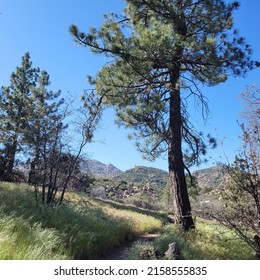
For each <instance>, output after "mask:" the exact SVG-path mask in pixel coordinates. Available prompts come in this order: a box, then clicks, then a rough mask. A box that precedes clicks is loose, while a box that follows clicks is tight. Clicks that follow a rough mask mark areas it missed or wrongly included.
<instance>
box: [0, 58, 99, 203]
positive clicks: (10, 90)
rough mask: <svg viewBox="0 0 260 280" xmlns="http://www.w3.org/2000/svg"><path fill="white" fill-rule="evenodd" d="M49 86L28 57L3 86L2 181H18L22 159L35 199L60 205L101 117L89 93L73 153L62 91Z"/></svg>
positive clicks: (0, 100)
mask: <svg viewBox="0 0 260 280" xmlns="http://www.w3.org/2000/svg"><path fill="white" fill-rule="evenodd" d="M49 86H50V77H49V75H48V73H47V72H46V71H41V70H40V69H39V68H33V67H32V61H31V60H30V54H29V53H26V54H25V55H24V56H23V57H22V65H21V67H17V68H16V71H15V72H13V73H12V74H11V79H10V86H7V87H2V89H1V93H0V117H1V118H0V180H4V181H13V180H14V179H15V178H16V177H17V174H19V172H17V169H15V165H17V164H16V161H17V158H18V156H20V158H22V163H23V164H25V163H26V165H25V166H27V168H28V169H29V171H28V173H29V174H28V182H29V183H30V184H32V185H33V186H34V190H35V197H36V199H37V200H38V201H41V202H42V203H43V204H48V205H50V204H53V203H54V202H56V201H58V202H59V203H61V202H62V200H63V198H64V193H65V191H66V189H67V188H68V187H69V186H70V184H71V182H72V178H75V176H77V175H78V174H79V158H80V154H81V152H82V149H83V147H84V146H85V145H86V144H87V143H88V142H90V141H91V140H92V138H93V133H94V130H95V128H96V125H97V124H98V121H99V120H100V118H101V112H102V108H101V107H102V106H101V103H100V100H99V98H96V97H94V96H93V95H91V94H89V95H88V96H87V97H86V98H85V101H84V104H85V109H84V120H83V121H82V123H81V132H80V135H81V137H82V139H81V140H80V144H79V145H78V147H77V150H75V149H74V151H73V153H72V152H71V147H69V145H68V144H67V143H66V141H64V135H65V132H66V131H67V128H68V125H65V124H64V123H65V118H66V117H67V116H68V113H69V112H70V108H69V105H68V104H65V101H64V99H63V98H61V97H60V96H61V92H60V91H57V92H52V91H50V90H49ZM20 166H21V165H20ZM74 183H75V182H74ZM74 187H75V186H74Z"/></svg>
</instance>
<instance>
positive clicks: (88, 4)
mask: <svg viewBox="0 0 260 280" xmlns="http://www.w3.org/2000/svg"><path fill="white" fill-rule="evenodd" d="M239 2H240V3H241V7H240V9H239V10H238V11H237V12H236V13H235V26H236V27H237V28H238V30H239V32H240V35H242V36H243V37H245V38H246V39H247V42H248V43H249V44H250V45H251V46H252V47H253V49H254V56H253V58H254V59H256V60H260V37H259V22H260V1H259V0H240V1H239ZM123 7H124V1H123V0H109V1H105V0H94V1H92V0H89V1H86V0H75V1H69V0H63V1H61V0H60V1H58V0H37V1H35V0H8V1H7V0H5V1H4V0H0V13H2V14H0V86H7V85H9V78H10V74H11V72H12V71H14V70H15V68H16V67H17V66H20V64H21V57H22V56H23V55H24V53H25V52H27V51H29V52H30V54H31V59H32V61H33V65H34V66H38V67H40V68H41V69H42V70H47V72H48V73H49V74H50V77H51V81H52V85H51V87H50V88H51V89H52V90H53V91H55V90H58V89H61V90H62V92H63V94H64V96H67V93H68V92H69V93H70V95H72V96H73V97H74V98H75V99H77V100H79V98H80V96H81V94H82V91H83V89H86V88H88V85H87V83H86V76H87V75H88V74H92V75H93V74H95V73H96V72H97V71H98V69H99V68H100V67H101V66H102V63H103V62H104V59H102V58H101V57H96V56H94V55H92V54H91V53H90V52H89V50H88V49H84V48H82V47H77V46H76V45H75V44H74V43H73V40H72V37H71V36H70V34H69V32H68V28H69V26H70V25H71V24H73V23H75V24H77V25H78V26H79V27H80V29H82V30H83V31H87V30H88V29H89V28H90V27H91V26H99V25H101V23H102V20H103V14H104V13H109V12H111V11H115V12H117V13H121V12H122V9H123ZM259 74H260V70H259V69H258V70H254V71H252V72H250V73H248V75H247V76H246V78H245V79H243V78H236V79H233V78H230V79H229V80H228V81H227V82H226V83H225V84H221V85H219V86H217V87H214V88H207V87H205V88H202V91H203V93H204V94H205V96H207V98H208V100H209V109H210V112H211V114H210V118H209V120H208V124H207V125H201V126H200V129H202V130H203V131H204V132H205V133H207V132H210V133H211V134H212V135H213V136H218V137H219V138H220V139H222V138H223V137H226V140H225V142H224V149H225V152H226V154H227V155H228V157H229V159H230V160H232V159H233V157H234V152H235V151H236V149H237V148H238V147H239V140H238V135H239V134H240V130H239V128H238V125H237V122H236V120H237V118H238V114H239V111H240V110H241V107H242V105H241V102H240V100H239V94H240V93H241V92H242V91H243V89H244V88H245V86H247V85H251V84H252V83H258V84H260V80H259V78H260V77H259V76H260V75H259ZM193 118H194V121H195V122H197V121H198V120H199V119H200V117H199V115H198V114H197V115H194V117H193ZM198 123H199V122H198ZM215 129H216V130H215ZM95 139H96V141H95V143H93V144H90V145H88V146H87V147H86V150H85V152H86V153H88V154H89V155H90V156H91V157H92V158H94V159H97V160H99V161H102V162H104V163H112V164H114V165H115V166H117V167H118V168H120V169H122V170H126V169H128V168H131V167H134V166H135V165H146V166H153V167H158V168H162V169H165V170H167V160H166V159H158V160H156V161H155V162H153V163H151V162H148V161H144V160H142V155H141V154H140V153H139V152H137V151H136V149H135V147H134V143H133V142H131V141H129V140H128V139H127V132H126V131H125V130H124V129H123V128H120V129H118V128H117V127H116V125H115V124H114V115H113V111H112V110H108V111H107V112H106V113H105V115H104V118H103V120H102V123H101V125H100V128H99V130H98V131H97V133H96V136H95ZM208 156H209V157H212V158H214V159H215V160H220V157H223V151H222V147H221V146H219V148H217V149H215V150H211V151H210V150H209V151H208ZM211 165H212V162H210V163H209V164H208V165H203V166H201V167H200V168H204V167H209V166H211Z"/></svg>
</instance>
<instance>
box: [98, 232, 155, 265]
mask: <svg viewBox="0 0 260 280" xmlns="http://www.w3.org/2000/svg"><path fill="white" fill-rule="evenodd" d="M159 236H160V234H159V233H148V234H143V235H140V236H138V237H137V238H135V239H134V240H132V241H129V242H127V243H126V244H125V245H124V246H120V247H117V248H114V249H112V250H111V251H110V252H109V253H108V254H107V255H106V256H105V257H102V258H100V259H102V260H125V253H126V252H127V251H128V250H129V249H131V247H132V246H133V244H134V243H135V242H137V241H141V242H154V240H155V239H156V238H158V237H159Z"/></svg>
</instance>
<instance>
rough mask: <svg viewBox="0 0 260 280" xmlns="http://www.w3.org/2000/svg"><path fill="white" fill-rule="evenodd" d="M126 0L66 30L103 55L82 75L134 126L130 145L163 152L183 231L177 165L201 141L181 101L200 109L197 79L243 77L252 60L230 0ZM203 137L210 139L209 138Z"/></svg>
mask: <svg viewBox="0 0 260 280" xmlns="http://www.w3.org/2000/svg"><path fill="white" fill-rule="evenodd" d="M126 2H127V7H126V9H125V14H124V16H123V17H120V16H117V15H115V14H111V15H110V16H105V20H104V23H103V25H102V26H101V28H100V29H99V30H97V29H96V28H92V29H91V30H90V31H89V33H88V34H85V33H83V32H81V31H79V29H78V27H77V26H75V25H72V26H71V27H70V32H71V34H72V35H73V36H74V39H75V41H76V42H77V43H78V44H80V45H83V46H87V47H89V48H90V49H91V50H92V52H93V53H96V54H103V55H104V56H105V57H107V58H108V63H107V64H106V65H105V66H103V67H102V69H101V70H100V71H99V72H98V74H97V76H96V77H95V78H89V82H90V83H92V84H93V85H95V88H96V92H97V94H99V95H100V96H102V97H103V101H104V103H106V104H107V105H112V106H114V107H115V109H116V112H117V116H118V123H119V124H121V125H124V126H126V127H129V128H132V129H134V130H135V133H134V134H133V135H132V137H134V138H136V139H138V142H137V147H138V149H139V150H140V151H142V152H143V153H144V154H146V156H148V157H149V158H156V157H157V156H159V155H160V154H162V153H165V152H166V151H167V152H168V166H169V184H170V187H171V188H172V190H173V205H174V211H175V213H174V214H175V219H176V222H177V223H179V224H181V226H182V228H183V230H185V231H186V230H189V229H190V228H192V227H193V226H194V223H193V219H192V215H191V207H190V202H189V197H188V193H187V185H186V179H185V172H184V170H185V168H186V167H187V165H191V164H194V163H199V161H200V155H201V154H205V153H206V148H207V145H206V142H205V140H204V138H203V137H202V135H201V133H200V132H198V131H197V130H196V129H195V128H194V127H193V125H192V123H191V122H190V118H189V112H188V102H189V100H190V98H194V99H195V101H197V102H198V107H201V108H202V114H204V113H205V112H206V110H207V102H206V99H205V97H204V95H203V94H202V92H201V91H200V85H207V86H214V85H217V84H219V83H222V82H225V81H226V80H227V78H228V75H230V74H231V75H234V76H243V75H244V74H246V73H247V72H248V71H249V70H251V69H253V68H254V67H256V66H259V64H258V63H257V62H255V61H252V60H251V53H252V51H251V48H250V46H249V45H247V44H246V43H245V40H244V39H243V38H241V37H239V36H238V32H237V30H235V29H234V28H233V19H232V13H233V11H234V10H236V9H237V8H238V6H239V4H238V3H237V2H233V3H229V4H225V2H224V1H221V0H202V1H197V0H163V1H157V0H149V1H148V0H127V1H126ZM140 139H143V140H144V142H143V144H144V145H141V144H142V143H141V142H142V140H140ZM209 143H210V144H212V145H213V146H214V145H215V142H214V139H212V138H211V137H210V138H209ZM185 166H186V167H185Z"/></svg>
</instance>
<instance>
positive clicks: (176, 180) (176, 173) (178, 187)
mask: <svg viewBox="0 0 260 280" xmlns="http://www.w3.org/2000/svg"><path fill="white" fill-rule="evenodd" d="M176 68H178V67H176ZM178 81H179V71H178V70H176V69H175V70H174V71H173V73H172V75H171V85H172V90H171V93H170V126H169V140H168V165H169V186H170V188H171V189H172V193H173V207H174V216H175V221H176V223H177V224H180V225H181V227H182V229H183V230H184V231H188V230H189V229H191V228H193V227H194V222H193V219H192V215H191V207H190V201H189V196H188V191H187V184H186V178H185V173H184V164H183V154H182V135H181V125H182V120H181V98H180V90H179V85H178Z"/></svg>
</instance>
